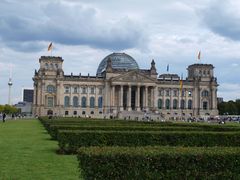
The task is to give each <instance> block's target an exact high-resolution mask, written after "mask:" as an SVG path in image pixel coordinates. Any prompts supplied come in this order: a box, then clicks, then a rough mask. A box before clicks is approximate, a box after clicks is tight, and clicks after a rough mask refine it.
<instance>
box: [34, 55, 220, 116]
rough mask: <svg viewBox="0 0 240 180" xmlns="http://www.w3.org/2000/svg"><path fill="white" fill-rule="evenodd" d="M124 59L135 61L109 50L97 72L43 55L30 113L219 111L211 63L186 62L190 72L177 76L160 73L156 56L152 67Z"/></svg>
mask: <svg viewBox="0 0 240 180" xmlns="http://www.w3.org/2000/svg"><path fill="white" fill-rule="evenodd" d="M126 61H128V63H131V62H133V61H134V62H133V65H134V63H135V64H136V61H135V60H133V59H132V58H130V56H129V55H126V54H124V53H117V54H116V53H113V54H111V55H109V56H108V59H107V60H106V58H105V62H104V63H105V64H104V63H103V61H102V62H101V67H103V69H99V68H98V73H97V75H96V76H89V75H88V76H82V75H81V74H79V75H73V74H71V75H64V71H63V68H62V64H63V59H62V58H61V57H52V56H51V57H50V56H42V57H41V58H40V59H39V62H40V69H39V70H38V71H35V75H34V77H33V81H34V101H33V113H34V114H35V115H38V116H46V115H56V116H70V117H72V116H91V117H101V118H103V117H107V118H108V117H110V116H113V117H118V118H131V119H132V117H135V118H138V119H139V118H143V117H145V116H146V114H147V115H150V116H151V117H152V119H161V118H174V119H180V118H183V117H184V118H187V117H191V116H195V117H199V116H215V115H218V110H217V86H218V84H217V80H216V78H215V77H214V74H213V73H214V72H213V69H214V67H213V65H211V64H193V65H190V66H188V68H187V70H188V77H187V78H186V79H184V80H181V79H180V77H179V76H178V75H177V74H161V75H159V76H158V73H157V70H156V67H155V62H154V60H152V63H151V66H150V69H139V68H138V65H135V66H132V67H131V69H129V68H127V66H126V67H124V63H125V62H126ZM123 62H124V63H123ZM121 63H122V64H121ZM126 64H127V63H125V65H126ZM118 65H119V66H118ZM121 65H123V66H121ZM118 67H119V68H118ZM99 72H100V73H99ZM181 81H182V85H180V84H181V83H180V82H181Z"/></svg>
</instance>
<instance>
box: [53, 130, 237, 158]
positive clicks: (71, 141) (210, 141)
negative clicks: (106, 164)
mask: <svg viewBox="0 0 240 180" xmlns="http://www.w3.org/2000/svg"><path fill="white" fill-rule="evenodd" d="M57 139H58V141H59V147H60V150H61V151H63V152H67V153H75V152H76V150H77V149H78V148H79V147H82V146H148V145H161V146H165V145H169V146H204V147H208V146H239V144H240V133H239V132H224V133H219V132H198V131H196V132H191V131H188V132H181V131H178V132H177V131H176V132H175V131H174V132H156V131H87V130H82V131H79V130H76V131H73V130H62V131H61V130H60V131H59V133H58V137H57Z"/></svg>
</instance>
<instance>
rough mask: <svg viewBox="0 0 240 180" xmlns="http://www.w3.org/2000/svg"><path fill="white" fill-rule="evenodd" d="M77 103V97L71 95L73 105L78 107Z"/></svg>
mask: <svg viewBox="0 0 240 180" xmlns="http://www.w3.org/2000/svg"><path fill="white" fill-rule="evenodd" d="M78 105H79V103H78V97H77V96H74V97H73V107H78Z"/></svg>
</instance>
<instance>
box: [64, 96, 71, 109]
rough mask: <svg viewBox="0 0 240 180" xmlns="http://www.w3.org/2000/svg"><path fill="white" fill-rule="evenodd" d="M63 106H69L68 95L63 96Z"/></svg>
mask: <svg viewBox="0 0 240 180" xmlns="http://www.w3.org/2000/svg"><path fill="white" fill-rule="evenodd" d="M64 106H65V107H69V106H70V98H69V96H65V97H64Z"/></svg>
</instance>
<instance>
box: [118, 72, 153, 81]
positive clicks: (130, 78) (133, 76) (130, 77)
mask: <svg viewBox="0 0 240 180" xmlns="http://www.w3.org/2000/svg"><path fill="white" fill-rule="evenodd" d="M119 80H122V81H128V82H143V81H149V79H147V78H145V77H143V76H141V75H139V74H129V75H128V76H125V77H122V78H119Z"/></svg>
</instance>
